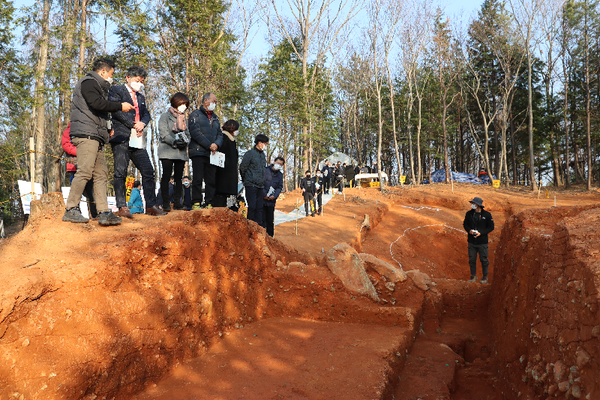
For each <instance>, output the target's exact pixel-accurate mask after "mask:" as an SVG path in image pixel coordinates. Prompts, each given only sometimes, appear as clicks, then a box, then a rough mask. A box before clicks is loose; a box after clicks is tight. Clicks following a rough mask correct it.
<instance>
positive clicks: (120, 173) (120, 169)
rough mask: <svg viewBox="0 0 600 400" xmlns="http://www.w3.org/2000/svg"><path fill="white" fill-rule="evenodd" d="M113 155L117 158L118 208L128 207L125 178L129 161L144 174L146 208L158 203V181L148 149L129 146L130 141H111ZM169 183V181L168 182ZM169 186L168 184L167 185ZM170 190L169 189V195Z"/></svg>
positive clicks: (116, 187)
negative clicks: (156, 180)
mask: <svg viewBox="0 0 600 400" xmlns="http://www.w3.org/2000/svg"><path fill="white" fill-rule="evenodd" d="M110 145H111V147H112V151H113V155H114V158H115V162H114V165H115V175H114V183H113V184H114V186H115V197H116V199H117V208H121V207H127V201H126V200H125V179H126V178H127V168H128V167H129V161H130V160H131V161H133V165H135V167H136V168H137V169H138V170H139V171H140V174H142V187H143V188H144V199H145V200H146V209H148V208H151V207H154V206H155V205H156V183H155V182H154V167H152V162H150V158H149V157H148V152H147V151H146V149H136V148H134V147H129V142H123V143H111V144H110ZM167 183H168V182H167ZM167 187H168V186H167ZM168 194H169V192H168V191H167V195H168Z"/></svg>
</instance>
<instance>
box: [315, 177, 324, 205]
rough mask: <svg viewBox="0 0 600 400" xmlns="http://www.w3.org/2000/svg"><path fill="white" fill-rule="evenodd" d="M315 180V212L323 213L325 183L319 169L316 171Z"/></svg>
mask: <svg viewBox="0 0 600 400" xmlns="http://www.w3.org/2000/svg"><path fill="white" fill-rule="evenodd" d="M314 181H315V191H316V194H315V210H316V212H317V214H319V215H323V187H324V185H325V183H324V182H325V177H324V176H323V173H322V172H321V171H317V176H315V178H314Z"/></svg>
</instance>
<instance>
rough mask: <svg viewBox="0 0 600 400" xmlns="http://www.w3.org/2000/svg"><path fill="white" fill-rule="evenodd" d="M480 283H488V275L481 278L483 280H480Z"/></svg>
mask: <svg viewBox="0 0 600 400" xmlns="http://www.w3.org/2000/svg"><path fill="white" fill-rule="evenodd" d="M479 283H481V284H482V285H487V283H488V278H487V276H484V277H483V278H481V280H480V281H479Z"/></svg>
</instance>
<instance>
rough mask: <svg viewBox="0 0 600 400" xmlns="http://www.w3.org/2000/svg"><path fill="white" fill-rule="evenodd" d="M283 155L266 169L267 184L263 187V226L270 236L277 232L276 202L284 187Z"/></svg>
mask: <svg viewBox="0 0 600 400" xmlns="http://www.w3.org/2000/svg"><path fill="white" fill-rule="evenodd" d="M284 165H285V160H284V159H283V157H277V158H275V161H274V162H273V164H271V165H269V166H267V167H266V169H265V186H264V188H263V200H264V202H263V226H264V227H265V229H266V230H267V233H268V234H269V236H271V237H273V235H274V234H275V203H276V202H277V198H278V197H279V195H280V194H281V190H282V189H283V172H282V170H283V166H284Z"/></svg>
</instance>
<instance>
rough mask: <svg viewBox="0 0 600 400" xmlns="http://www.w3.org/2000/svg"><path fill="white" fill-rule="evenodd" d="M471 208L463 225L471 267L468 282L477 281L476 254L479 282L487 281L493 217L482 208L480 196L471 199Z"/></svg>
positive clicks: (484, 282)
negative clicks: (479, 264)
mask: <svg viewBox="0 0 600 400" xmlns="http://www.w3.org/2000/svg"><path fill="white" fill-rule="evenodd" d="M469 203H471V210H469V211H467V214H466V215H465V220H464V221H463V227H464V228H465V231H467V242H468V245H469V267H470V268H471V279H469V282H477V254H479V261H481V270H482V274H483V276H482V278H481V281H480V283H483V284H486V283H488V266H489V265H490V262H489V261H488V234H489V233H490V232H492V231H493V230H494V218H492V214H490V213H489V212H488V211H485V210H484V209H483V208H484V207H483V200H482V199H481V197H475V198H473V200H471V201H470V202H469Z"/></svg>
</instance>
